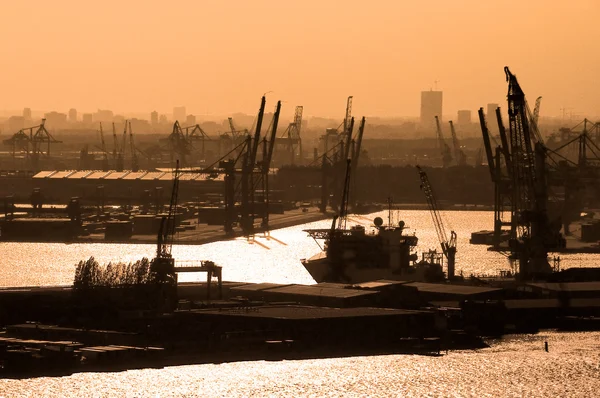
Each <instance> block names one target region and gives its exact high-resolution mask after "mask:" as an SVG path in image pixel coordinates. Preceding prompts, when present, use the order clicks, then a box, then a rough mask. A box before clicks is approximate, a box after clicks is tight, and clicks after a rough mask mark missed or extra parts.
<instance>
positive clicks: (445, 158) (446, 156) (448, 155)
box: [435, 116, 452, 167]
mask: <svg viewBox="0 0 600 398" xmlns="http://www.w3.org/2000/svg"><path fill="white" fill-rule="evenodd" d="M435 127H436V132H437V139H438V142H439V144H440V150H441V151H442V165H443V166H444V167H448V166H450V163H452V152H451V151H450V147H449V146H448V144H446V140H444V135H443V134H442V126H441V125H440V118H439V117H438V116H436V117H435Z"/></svg>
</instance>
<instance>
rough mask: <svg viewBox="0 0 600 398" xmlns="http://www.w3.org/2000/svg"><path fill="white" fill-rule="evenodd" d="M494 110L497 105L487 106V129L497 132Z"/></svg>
mask: <svg viewBox="0 0 600 398" xmlns="http://www.w3.org/2000/svg"><path fill="white" fill-rule="evenodd" d="M496 108H498V104H487V113H486V114H485V118H486V120H487V125H488V129H489V130H490V131H494V132H498V119H497V118H496Z"/></svg>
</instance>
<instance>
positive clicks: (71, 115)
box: [69, 108, 77, 123]
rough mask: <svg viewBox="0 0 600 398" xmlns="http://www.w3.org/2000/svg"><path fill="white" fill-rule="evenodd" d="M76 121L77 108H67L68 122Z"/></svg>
mask: <svg viewBox="0 0 600 398" xmlns="http://www.w3.org/2000/svg"><path fill="white" fill-rule="evenodd" d="M76 121H77V109H75V108H71V109H69V122H71V123H75V122H76Z"/></svg>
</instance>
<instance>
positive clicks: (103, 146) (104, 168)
mask: <svg viewBox="0 0 600 398" xmlns="http://www.w3.org/2000/svg"><path fill="white" fill-rule="evenodd" d="M100 145H101V147H100V150H101V151H102V171H108V153H107V152H106V142H105V141H104V131H103V130H102V122H100Z"/></svg>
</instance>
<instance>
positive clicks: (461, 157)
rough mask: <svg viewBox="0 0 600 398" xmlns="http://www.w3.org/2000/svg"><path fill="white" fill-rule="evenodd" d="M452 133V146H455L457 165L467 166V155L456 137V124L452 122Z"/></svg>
mask: <svg viewBox="0 0 600 398" xmlns="http://www.w3.org/2000/svg"><path fill="white" fill-rule="evenodd" d="M449 123H450V133H451V134H452V145H453V146H454V158H455V159H456V164H457V165H458V166H465V165H466V164H467V155H465V152H464V151H463V150H462V148H461V147H460V142H459V141H458V137H457V136H456V131H455V130H454V123H452V120H450V122H449Z"/></svg>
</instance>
